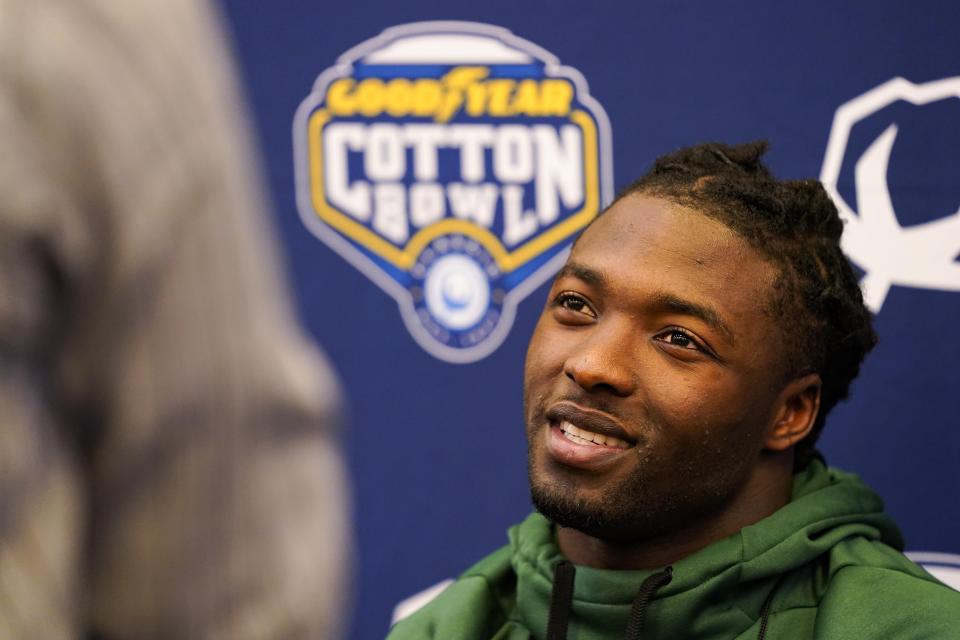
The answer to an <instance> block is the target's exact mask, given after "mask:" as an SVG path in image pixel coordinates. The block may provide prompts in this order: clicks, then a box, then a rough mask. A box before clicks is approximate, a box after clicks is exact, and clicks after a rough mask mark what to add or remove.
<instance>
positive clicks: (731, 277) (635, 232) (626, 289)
mask: <svg viewBox="0 0 960 640" xmlns="http://www.w3.org/2000/svg"><path fill="white" fill-rule="evenodd" d="M561 274H563V275H565V276H575V277H577V278H579V279H580V280H582V281H584V282H586V283H588V284H599V281H600V280H602V281H603V285H604V287H605V289H606V291H607V292H609V293H613V294H616V295H617V296H619V297H623V298H630V297H632V296H637V297H638V298H642V299H643V303H644V304H648V305H649V304H651V303H666V302H670V303H671V304H662V305H661V306H665V307H666V306H673V307H676V308H678V309H679V308H680V307H683V306H684V305H686V306H688V307H690V308H693V307H699V309H700V311H704V310H707V309H712V310H714V312H715V313H713V314H710V313H698V314H695V315H700V316H703V317H704V318H705V319H706V318H708V317H709V318H710V320H711V324H715V325H717V326H718V327H721V326H725V330H726V332H729V333H731V334H732V333H733V331H732V328H733V323H732V322H731V321H729V320H727V318H729V317H733V316H744V315H755V314H756V313H757V312H761V311H764V310H765V309H766V308H767V303H768V298H769V295H770V293H771V286H772V283H773V280H774V277H775V274H776V269H775V268H774V267H773V265H772V264H771V263H770V261H769V260H768V259H767V258H766V257H764V256H762V255H761V254H760V253H759V252H758V251H756V250H755V249H753V248H752V247H751V246H750V245H749V243H748V242H747V241H746V240H745V239H743V238H742V237H741V236H739V235H738V234H737V233H735V232H734V231H732V230H731V229H729V228H728V227H726V226H725V225H723V224H722V223H720V222H718V221H716V220H714V219H712V218H709V217H707V216H706V215H704V214H702V213H699V212H697V211H695V210H693V209H690V208H688V207H684V206H681V205H677V204H675V203H672V202H670V201H667V200H663V199H659V198H653V197H650V196H645V195H631V196H627V197H626V198H623V199H621V200H620V201H618V202H617V203H615V204H614V205H613V206H611V207H610V209H609V210H607V211H606V212H605V213H604V214H603V215H602V216H601V217H600V218H599V219H597V220H596V221H595V222H594V224H592V225H591V226H590V228H588V229H587V230H586V231H585V232H584V234H583V235H582V236H581V237H580V239H579V240H578V242H577V243H576V245H575V246H574V247H573V250H572V251H571V254H570V257H569V258H568V260H567V264H566V265H565V266H564V267H563V269H562V270H561ZM651 301H652V302H651ZM681 303H682V304H681ZM711 316H712V317H711Z"/></svg>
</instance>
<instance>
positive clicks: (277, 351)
mask: <svg viewBox="0 0 960 640" xmlns="http://www.w3.org/2000/svg"><path fill="white" fill-rule="evenodd" d="M0 141H2V145H3V153H2V154H0V637H2V638H4V639H11V640H23V639H30V640H32V639H37V640H59V639H68V638H69V639H76V638H97V639H103V640H125V639H137V640H145V639H152V638H156V639H163V640H176V639H180V638H205V639H206V638H222V639H224V640H245V639H250V640H253V639H263V640H266V639H271V640H273V639H299V638H328V637H332V636H335V635H337V633H338V631H337V630H338V628H339V626H340V623H341V620H342V619H343V617H344V614H343V607H344V597H343V594H344V591H345V583H344V582H345V578H346V573H347V565H348V558H349V550H350V539H349V527H348V525H347V500H346V495H345V476H344V468H343V466H342V461H341V457H340V454H339V448H338V446H337V443H336V434H335V433H334V431H335V429H334V427H335V423H336V422H337V411H338V406H337V405H338V393H337V390H336V383H335V380H334V378H333V376H332V373H331V371H330V370H329V369H328V367H327V365H326V364H325V361H324V360H323V359H322V357H321V356H320V354H319V353H318V352H317V351H316V350H315V348H314V346H313V345H312V344H311V343H310V342H309V341H308V340H307V339H306V338H305V336H304V335H303V334H302V333H301V331H300V329H299V328H298V326H297V325H296V323H295V321H294V319H293V317H292V313H291V309H290V308H289V300H288V297H287V292H286V291H285V288H284V287H285V283H284V282H283V281H282V279H281V277H280V273H279V270H278V266H277V264H276V262H277V260H276V255H275V254H274V251H275V247H274V245H273V242H274V239H273V237H272V235H271V229H270V228H269V225H268V223H267V219H266V218H267V216H266V215H265V208H264V200H263V198H262V194H261V193H260V191H259V184H258V180H259V176H257V175H256V174H255V171H254V170H253V166H252V160H251V146H250V140H249V131H248V129H247V122H246V120H245V118H244V109H243V108H242V105H241V103H240V97H239V92H238V90H237V86H236V78H235V75H234V70H233V68H232V67H231V63H230V60H229V58H228V56H227V53H226V50H225V47H224V44H223V39H222V34H221V33H220V31H219V24H218V21H217V16H216V15H215V13H214V12H213V11H212V10H211V8H210V7H209V6H207V5H206V4H205V3H201V2H196V0H171V1H167V2H149V1H148V0H122V1H118V0H43V1H41V2H37V1H36V0H0Z"/></svg>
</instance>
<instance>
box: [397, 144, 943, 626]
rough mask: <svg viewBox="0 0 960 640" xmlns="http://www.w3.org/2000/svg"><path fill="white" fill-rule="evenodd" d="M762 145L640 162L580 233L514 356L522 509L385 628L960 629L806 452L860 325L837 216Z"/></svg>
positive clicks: (874, 500) (868, 328)
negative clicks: (472, 558) (785, 176)
mask: <svg viewBox="0 0 960 640" xmlns="http://www.w3.org/2000/svg"><path fill="white" fill-rule="evenodd" d="M765 148H766V145H765V144H762V143H755V144H747V145H740V146H728V145H721V144H706V145H700V146H697V147H693V148H690V149H684V150H681V151H678V152H676V153H673V154H670V155H668V156H665V157H663V158H660V159H658V160H657V161H656V163H655V164H654V166H653V168H652V169H651V171H650V172H648V173H647V174H646V175H645V176H643V177H642V178H641V179H640V180H638V181H637V182H635V183H634V184H633V185H631V186H630V187H628V188H627V189H626V190H625V191H624V192H623V194H622V195H621V196H620V197H619V198H618V199H617V200H616V201H615V202H614V203H613V204H612V205H611V206H610V207H609V208H608V209H607V210H606V211H605V212H604V213H603V214H602V215H600V216H599V217H597V218H596V220H595V221H594V222H593V223H592V224H591V225H590V226H589V227H588V228H587V229H586V230H585V231H584V232H583V234H582V235H581V236H580V237H579V238H578V239H577V241H576V243H575V244H574V246H573V249H572V251H571V253H570V256H569V258H568V260H567V263H566V265H565V266H564V267H563V268H562V269H561V270H560V273H559V274H558V276H557V278H556V279H555V280H554V282H553V286H552V288H551V291H550V294H549V297H548V301H547V304H546V307H545V309H544V311H543V313H542V315H541V317H540V320H539V322H538V324H537V327H536V329H535V330H534V334H533V338H532V339H531V341H530V346H529V348H528V350H527V359H526V368H525V377H524V384H525V393H524V398H525V405H526V429H527V439H528V444H529V470H530V486H531V493H532V497H533V503H534V505H535V506H536V508H537V511H538V513H534V514H533V515H531V516H529V517H528V518H527V519H526V520H524V521H523V522H522V523H521V524H519V525H517V526H515V527H513V528H512V529H511V530H510V532H509V538H510V544H509V545H507V546H505V547H504V548H502V549H500V550H499V551H497V552H495V553H493V554H492V555H490V556H488V557H487V558H485V559H483V560H481V561H480V562H479V563H478V564H476V565H475V566H474V567H473V568H472V569H470V570H468V571H467V572H466V573H465V574H463V576H461V578H460V579H459V580H458V581H456V582H455V583H453V584H452V585H451V586H449V587H447V589H446V590H445V591H443V593H441V594H440V595H439V596H438V597H437V598H436V599H435V600H434V601H433V602H431V603H430V604H428V605H427V606H426V607H425V608H424V609H421V610H420V611H418V612H417V613H414V614H413V615H412V616H411V617H410V618H407V619H406V620H403V621H401V622H400V623H399V624H397V626H395V627H394V629H393V633H392V634H391V637H392V638H396V639H398V640H399V639H401V638H404V639H406V638H409V639H411V640H413V639H416V640H423V639H424V638H436V639H437V640H440V639H443V640H449V639H452V638H458V639H460V640H463V639H476V640H479V639H481V638H483V639H489V638H498V639H504V640H505V639H507V638H509V639H511V640H519V639H521V638H538V639H541V638H547V639H548V640H561V639H563V638H570V639H571V640H573V639H576V640H614V639H616V640H619V639H621V638H625V639H627V640H639V638H647V639H649V640H654V639H659V638H662V639H671V640H680V639H683V640H748V639H749V640H755V639H759V640H764V639H766V640H775V639H777V640H785V639H797V640H800V639H811V638H828V639H831V640H833V639H838V640H841V639H843V640H845V639H857V640H864V639H867V638H869V639H873V640H893V639H898V640H913V639H915V638H944V639H945V638H956V637H958V634H960V593H957V592H955V591H952V590H951V589H950V588H949V587H947V586H945V585H943V584H941V583H939V582H937V581H936V580H935V579H934V578H933V577H932V576H930V575H929V574H928V573H927V572H926V571H924V570H923V569H922V568H921V567H919V566H917V565H916V564H914V563H913V562H911V561H910V560H908V559H907V558H906V557H905V556H903V555H902V554H901V553H900V550H902V549H903V540H902V538H901V535H900V532H899V530H898V528H897V526H896V525H895V524H894V522H893V521H892V520H891V519H890V517H889V516H887V515H886V513H884V509H883V503H882V501H881V500H880V498H879V497H878V496H877V494H876V493H874V492H873V491H872V490H871V489H870V488H869V487H867V486H866V485H865V484H864V483H863V482H861V481H860V480H859V479H858V478H857V477H856V476H853V475H851V474H847V473H844V472H842V471H839V470H837V469H832V468H828V467H827V466H826V465H825V464H824V461H823V458H822V456H820V455H819V454H818V453H817V451H816V449H815V444H816V440H817V436H818V435H819V434H820V432H821V430H822V428H823V426H824V421H825V419H826V416H827V414H828V413H829V412H830V410H831V409H832V408H833V407H834V405H836V403H837V402H838V401H840V400H842V399H844V398H845V397H847V394H848V391H849V387H850V383H851V382H852V381H853V379H854V378H856V376H857V374H858V372H859V370H860V364H861V362H862V361H863V358H864V356H865V355H866V354H867V353H868V352H869V351H870V349H872V348H873V346H874V344H875V342H876V336H875V334H874V330H873V327H872V322H871V318H870V314H869V313H868V311H867V309H866V308H865V307H864V305H863V298H862V296H861V293H860V290H859V288H858V286H857V278H856V275H855V274H854V272H853V269H852V268H851V266H850V264H849V262H848V261H847V259H846V258H845V257H844V255H843V253H842V252H841V250H840V245H839V241H840V235H841V231H842V228H843V226H842V223H841V221H840V218H839V216H838V215H837V210H836V207H834V205H833V203H832V202H831V201H830V199H829V197H828V196H827V194H826V192H825V191H824V189H823V187H822V186H821V185H820V183H819V182H817V181H816V180H799V181H780V180H777V179H776V178H774V177H773V176H772V175H771V174H770V172H769V171H768V170H767V168H766V167H765V166H764V165H763V163H762V162H761V161H760V157H761V155H762V154H763V152H764V150H765ZM876 436H877V437H878V438H882V437H883V434H882V433H877V434H876Z"/></svg>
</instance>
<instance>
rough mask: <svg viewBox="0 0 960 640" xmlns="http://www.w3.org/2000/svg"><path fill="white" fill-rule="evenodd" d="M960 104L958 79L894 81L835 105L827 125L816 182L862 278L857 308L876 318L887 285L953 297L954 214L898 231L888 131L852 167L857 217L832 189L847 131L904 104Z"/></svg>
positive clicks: (957, 273)
mask: <svg viewBox="0 0 960 640" xmlns="http://www.w3.org/2000/svg"><path fill="white" fill-rule="evenodd" d="M946 98H960V77H955V78H946V79H944V80H937V81H934V82H927V83H924V84H914V83H912V82H910V81H908V80H905V79H903V78H893V79H892V80H889V81H888V82H885V83H883V84H882V85H880V86H878V87H876V88H874V89H871V90H870V91H868V92H866V93H865V94H863V95H861V96H859V97H857V98H854V99H853V100H850V101H849V102H847V103H845V104H843V105H841V106H840V108H839V109H837V113H836V115H835V116H834V119H833V127H832V129H831V130H830V140H829V142H828V143H827V152H826V155H825V157H824V159H823V169H822V170H821V172H820V180H821V182H823V186H824V187H825V188H826V189H827V192H828V193H829V194H830V196H831V197H832V198H833V200H834V202H835V203H836V204H837V208H838V209H839V210H840V217H841V218H843V221H844V223H845V226H844V231H843V239H842V245H843V250H844V251H845V252H846V253H847V255H848V256H850V258H851V259H852V260H853V261H854V262H855V263H856V264H857V265H858V266H859V267H860V268H861V269H863V270H864V271H866V276H864V279H863V281H862V282H861V283H860V286H861V288H862V289H863V295H864V301H865V302H866V304H867V306H868V307H869V308H870V309H871V310H873V311H874V313H876V312H878V311H880V308H881V307H882V306H883V301H884V300H885V299H886V297H887V292H888V291H889V290H890V287H891V286H892V285H895V284H896V285H900V286H904V287H916V288H923V289H940V290H943V291H960V263H957V262H956V261H955V259H956V258H957V255H958V254H960V210H958V211H957V212H956V213H953V214H951V215H948V216H945V217H943V218H939V219H937V220H933V221H931V222H926V223H923V224H917V225H912V226H909V227H903V226H901V225H900V223H899V222H898V221H897V215H896V212H895V211H894V208H893V202H892V200H891V198H890V190H889V187H888V185H887V165H888V164H889V161H890V152H891V150H892V149H893V144H894V141H895V140H896V137H897V125H896V124H891V125H890V126H889V127H887V128H886V130H885V131H884V132H883V133H882V134H880V135H879V136H878V137H877V139H876V140H874V141H873V142H872V143H871V144H870V146H869V147H868V148H867V150H866V151H865V152H864V153H863V155H862V156H860V158H859V159H858V160H857V162H856V165H855V171H854V176H855V178H854V180H855V186H856V193H857V211H854V210H853V207H851V206H850V204H849V203H847V202H846V201H845V200H844V199H843V197H842V196H841V195H840V192H839V190H838V188H837V182H838V179H839V176H840V170H841V168H842V167H843V164H844V162H843V161H844V158H845V156H846V153H847V142H848V140H849V137H850V131H851V129H853V127H854V125H856V124H857V123H858V122H860V121H861V120H863V119H865V118H867V117H869V116H871V115H873V114H874V113H876V112H878V111H880V110H881V109H883V108H885V107H887V106H889V105H891V104H893V103H895V102H897V101H900V100H903V101H905V102H909V103H911V104H914V105H917V106H920V105H925V104H928V103H931V102H936V101H938V100H944V99H946Z"/></svg>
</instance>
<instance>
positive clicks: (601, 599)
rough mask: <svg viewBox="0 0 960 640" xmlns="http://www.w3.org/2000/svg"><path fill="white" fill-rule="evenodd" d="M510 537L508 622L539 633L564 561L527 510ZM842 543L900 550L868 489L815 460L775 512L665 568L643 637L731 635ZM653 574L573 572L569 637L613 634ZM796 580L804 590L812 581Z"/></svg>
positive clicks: (548, 531) (548, 532)
mask: <svg viewBox="0 0 960 640" xmlns="http://www.w3.org/2000/svg"><path fill="white" fill-rule="evenodd" d="M509 537H510V548H511V552H512V553H511V555H512V566H513V569H514V572H515V573H516V576H517V586H516V588H517V602H518V603H519V605H518V607H517V609H516V611H514V616H513V617H514V618H515V619H516V620H517V622H518V623H520V624H522V625H523V626H524V627H526V628H529V629H543V628H545V621H546V620H547V617H548V612H549V608H550V600H551V593H552V590H553V578H554V568H555V566H556V565H557V564H558V563H559V562H562V561H563V556H562V555H561V553H560V551H559V549H558V548H557V545H556V541H555V528H554V526H553V525H552V524H550V523H549V522H548V521H547V520H546V519H545V518H544V517H543V516H541V515H539V514H533V515H531V516H529V517H528V518H527V519H526V520H525V521H523V522H522V523H521V524H519V525H517V526H515V527H513V528H512V529H511V530H510V532H509ZM848 539H866V540H869V541H874V542H882V543H884V544H886V545H887V546H890V547H893V548H895V549H897V550H900V549H902V548H903V540H902V537H901V534H900V531H899V530H898V529H897V527H896V525H895V524H894V523H893V521H892V520H890V519H889V518H888V517H887V516H886V515H885V514H884V512H883V502H882V501H881V499H880V498H879V496H877V495H876V493H874V492H873V491H872V490H871V489H869V488H868V487H867V486H866V485H865V484H863V482H861V481H860V480H859V478H857V477H856V476H854V475H852V474H848V473H844V472H841V471H837V470H834V469H827V468H826V467H824V465H823V464H822V463H821V462H820V461H814V462H813V463H811V464H810V466H809V467H808V468H807V469H806V470H804V471H802V472H800V473H798V474H796V475H795V477H794V487H793V494H792V498H791V501H790V502H789V503H788V504H787V505H786V506H784V507H783V508H782V509H780V510H778V511H777V512H776V513H774V514H773V515H771V516H769V517H767V518H765V519H763V520H761V521H760V522H757V523H756V524H753V525H751V526H749V527H746V528H744V529H742V530H741V531H740V532H738V533H737V534H735V535H732V536H730V537H728V538H724V539H723V540H719V541H717V542H715V543H713V544H711V545H710V546H708V547H706V548H704V549H701V550H700V551H698V552H696V553H694V554H692V555H690V556H688V557H686V558H684V559H682V560H680V561H679V562H677V563H675V564H674V565H673V573H672V580H671V581H670V582H669V584H666V585H665V586H663V587H662V588H660V589H659V590H658V591H657V593H656V595H655V598H654V599H653V601H652V602H651V604H650V607H649V612H648V613H647V621H646V632H645V635H644V637H649V638H680V637H690V636H696V637H698V638H713V637H716V638H721V637H722V638H730V637H735V636H736V635H738V633H740V632H742V631H746V630H747V629H750V628H751V627H752V626H753V625H755V624H756V623H757V622H758V620H759V619H760V617H761V610H762V609H763V608H764V603H765V601H766V600H767V598H768V596H770V595H771V593H772V592H773V591H774V589H775V587H776V589H777V594H778V595H777V600H778V601H781V602H783V601H789V600H790V599H791V598H793V597H794V596H798V597H799V596H801V595H803V594H792V593H791V592H792V591H800V590H801V589H799V587H798V588H797V589H792V588H791V587H792V586H791V585H789V584H784V585H780V584H778V583H779V582H780V578H781V576H783V575H784V574H786V573H789V572H792V571H794V570H795V569H801V568H804V569H803V570H805V571H807V572H813V571H814V570H815V567H816V563H814V562H813V561H815V560H817V559H818V558H821V557H823V556H826V555H828V554H830V553H831V552H832V551H834V550H835V549H836V548H837V547H838V546H842V544H843V542H844V541H845V540H848ZM658 571H659V570H658ZM654 573H657V572H656V571H613V570H602V569H593V568H590V567H576V576H575V581H574V584H573V595H572V605H571V607H572V610H571V616H570V623H569V635H568V637H570V638H581V639H586V638H590V639H594V638H596V639H605V638H610V639H611V640H612V639H614V638H617V639H619V638H622V637H623V634H624V629H625V628H626V626H627V622H628V618H629V615H630V609H631V605H632V604H633V601H634V599H635V598H636V596H637V591H638V589H639V586H640V585H641V584H642V583H643V582H644V580H646V579H647V578H648V577H650V576H651V575H652V574H654ZM806 578H809V579H812V580H813V582H812V584H814V589H815V590H816V589H818V588H825V581H824V580H819V581H818V580H817V579H816V576H806ZM804 584H807V585H808V586H807V589H806V590H807V592H809V584H811V583H810V582H809V580H804ZM810 595H811V594H809V593H807V594H805V596H804V597H807V598H809V597H810ZM814 595H815V596H816V594H814ZM731 603H732V604H733V606H731ZM740 630H742V631H740ZM731 632H733V633H731Z"/></svg>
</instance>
